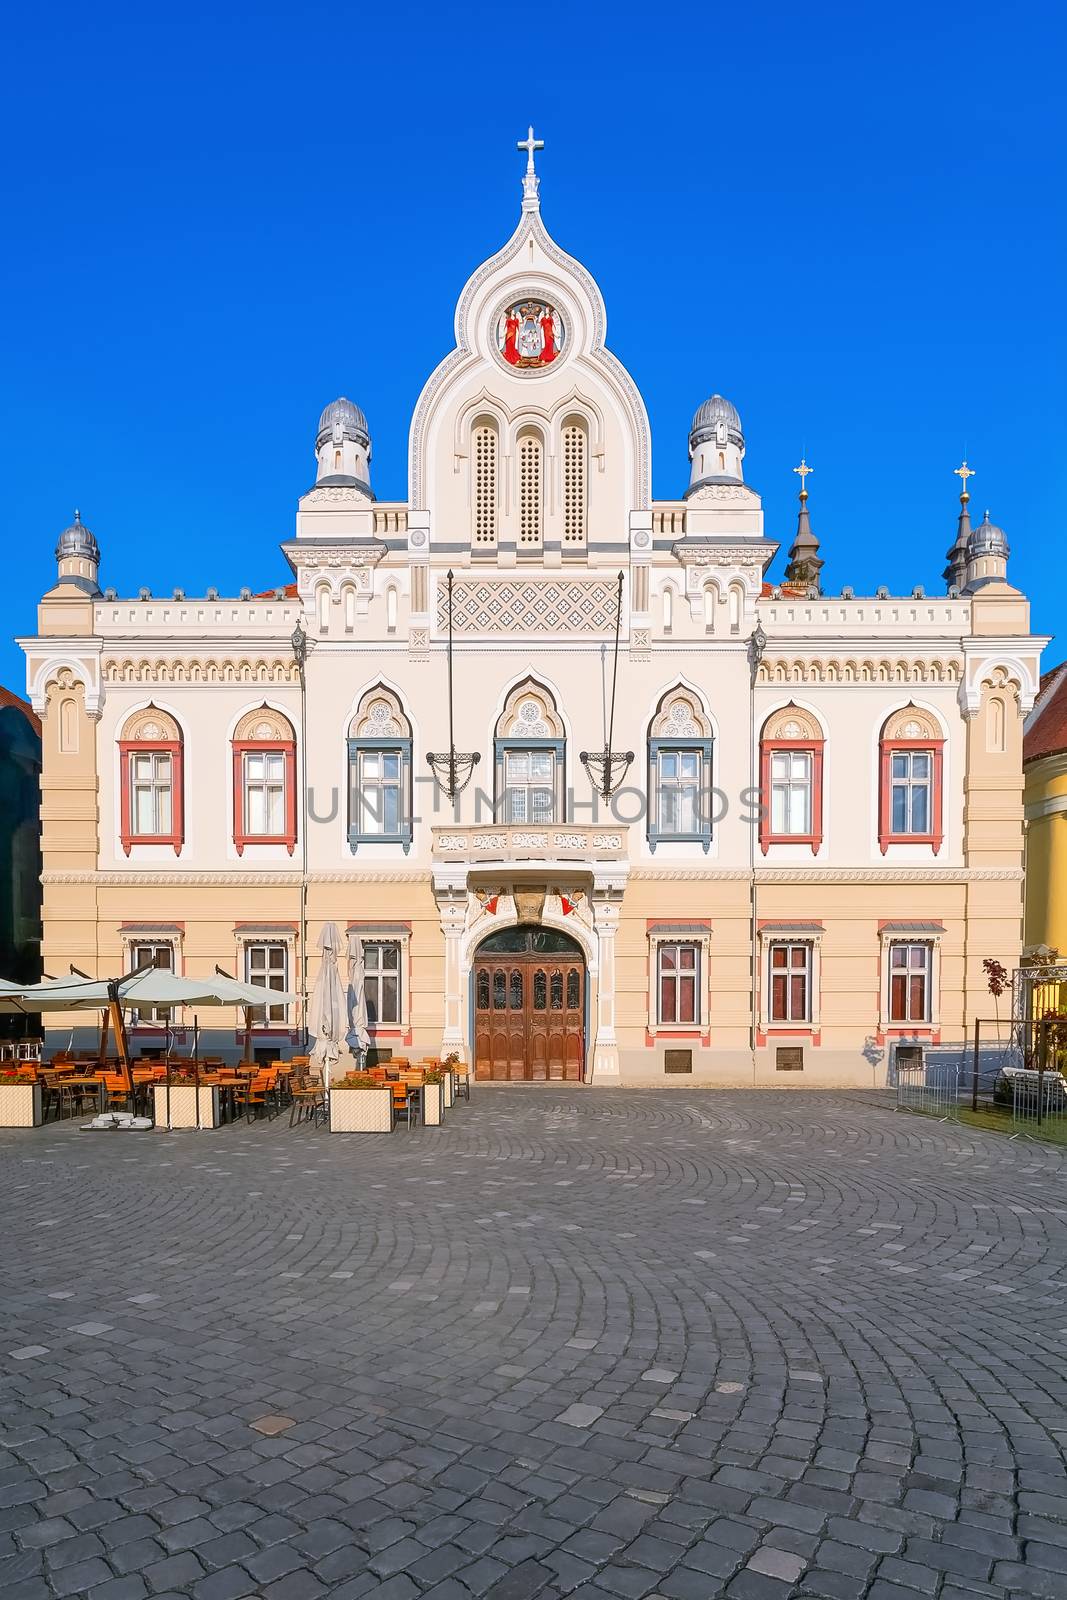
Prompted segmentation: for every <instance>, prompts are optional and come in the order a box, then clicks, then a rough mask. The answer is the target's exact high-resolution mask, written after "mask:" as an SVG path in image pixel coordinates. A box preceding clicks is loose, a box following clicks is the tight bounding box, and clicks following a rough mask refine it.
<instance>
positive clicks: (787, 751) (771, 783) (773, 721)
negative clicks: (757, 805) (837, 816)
mask: <svg viewBox="0 0 1067 1600" xmlns="http://www.w3.org/2000/svg"><path fill="white" fill-rule="evenodd" d="M824 743H825V741H824V739H823V731H822V727H821V725H820V724H819V722H818V720H817V719H816V717H815V716H814V715H813V714H812V713H811V712H810V711H805V710H804V709H803V708H802V707H801V706H798V705H794V704H793V703H792V701H790V703H789V705H787V706H782V707H781V708H780V709H779V710H777V711H772V712H771V714H770V716H769V717H768V718H767V720H766V722H765V723H764V724H763V732H762V733H761V735H760V800H761V805H762V812H761V816H760V848H761V850H762V851H763V853H764V855H766V854H767V852H768V850H769V849H770V847H771V845H772V844H807V845H810V846H811V853H812V855H817V854H818V852H819V847H820V846H821V844H822V840H823V747H824Z"/></svg>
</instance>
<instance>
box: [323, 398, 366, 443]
mask: <svg viewBox="0 0 1067 1600" xmlns="http://www.w3.org/2000/svg"><path fill="white" fill-rule="evenodd" d="M335 422H339V423H340V424H341V433H342V437H344V438H345V439H354V440H355V442H356V443H357V444H361V445H363V447H364V448H365V449H369V448H370V429H369V428H368V426H367V419H366V417H365V416H364V414H363V412H362V411H361V410H360V409H359V407H358V406H357V405H356V404H355V403H354V402H353V401H351V400H346V399H345V398H344V396H343V395H342V396H341V398H340V400H332V401H331V402H330V404H329V405H328V406H327V407H326V409H325V410H324V411H323V413H322V416H321V417H320V418H319V432H318V437H317V438H316V440H315V443H316V445H318V444H319V443H321V441H322V440H323V439H325V438H328V437H329V435H330V434H332V433H333V429H334V423H335Z"/></svg>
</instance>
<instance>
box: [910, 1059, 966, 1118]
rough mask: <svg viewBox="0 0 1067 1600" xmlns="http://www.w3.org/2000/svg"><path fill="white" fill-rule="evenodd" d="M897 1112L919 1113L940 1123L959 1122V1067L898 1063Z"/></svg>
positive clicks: (944, 1064)
mask: <svg viewBox="0 0 1067 1600" xmlns="http://www.w3.org/2000/svg"><path fill="white" fill-rule="evenodd" d="M896 1079H897V1110H898V1111H919V1112H922V1113H923V1115H924V1116H933V1117H936V1118H937V1119H938V1121H939V1122H958V1121H959V1098H960V1073H959V1067H958V1066H955V1065H952V1064H950V1063H948V1062H940V1063H937V1064H935V1065H933V1066H929V1065H927V1064H926V1063H925V1062H918V1063H916V1062H911V1061H908V1062H903V1061H902V1062H898V1063H897V1068H896Z"/></svg>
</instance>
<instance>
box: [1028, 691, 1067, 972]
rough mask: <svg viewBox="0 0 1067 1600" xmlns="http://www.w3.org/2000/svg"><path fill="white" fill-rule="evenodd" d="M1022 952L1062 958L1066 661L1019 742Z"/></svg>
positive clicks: (1066, 946) (1066, 945)
mask: <svg viewBox="0 0 1067 1600" xmlns="http://www.w3.org/2000/svg"><path fill="white" fill-rule="evenodd" d="M1023 778H1024V785H1025V787H1024V803H1025V807H1026V823H1027V838H1026V928H1025V932H1024V935H1023V946H1024V953H1025V954H1026V955H1028V956H1037V957H1039V958H1041V957H1044V958H1045V959H1047V958H1048V956H1047V953H1048V952H1051V953H1052V954H1053V955H1063V954H1065V953H1067V662H1064V663H1062V664H1061V665H1060V666H1058V667H1054V668H1053V670H1052V671H1051V672H1049V673H1046V675H1045V677H1044V678H1043V679H1042V682H1041V693H1040V695H1039V696H1038V699H1037V702H1036V704H1035V706H1034V709H1033V712H1032V713H1031V715H1030V718H1029V720H1028V722H1027V725H1026V732H1025V736H1024V739H1023Z"/></svg>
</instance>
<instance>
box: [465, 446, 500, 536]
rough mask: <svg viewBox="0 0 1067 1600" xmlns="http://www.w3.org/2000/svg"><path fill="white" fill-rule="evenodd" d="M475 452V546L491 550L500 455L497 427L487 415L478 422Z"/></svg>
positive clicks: (472, 449)
mask: <svg viewBox="0 0 1067 1600" xmlns="http://www.w3.org/2000/svg"><path fill="white" fill-rule="evenodd" d="M471 454H472V456H473V460H474V488H473V496H472V498H473V503H474V505H473V509H474V540H473V543H474V547H475V549H476V550H477V549H481V550H487V549H492V548H494V546H495V545H496V531H497V458H498V455H499V448H498V440H497V432H496V426H495V424H494V423H493V422H491V421H489V420H488V419H487V418H482V420H481V421H480V422H477V423H475V425H474V431H473V435H472V448H471Z"/></svg>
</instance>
